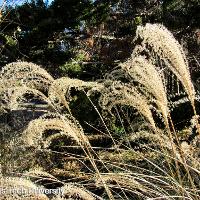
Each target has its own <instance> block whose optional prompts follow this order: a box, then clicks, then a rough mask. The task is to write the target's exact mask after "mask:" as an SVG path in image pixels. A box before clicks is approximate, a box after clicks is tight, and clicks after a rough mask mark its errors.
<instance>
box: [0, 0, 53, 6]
mask: <svg viewBox="0 0 200 200" xmlns="http://www.w3.org/2000/svg"><path fill="white" fill-rule="evenodd" d="M25 1H26V0H6V2H7V3H9V4H11V5H13V4H21V3H23V2H25ZM44 1H45V0H44ZM52 1H53V0H48V3H49V4H50V3H51V2H52ZM3 2H4V0H0V7H1V6H2V4H3Z"/></svg>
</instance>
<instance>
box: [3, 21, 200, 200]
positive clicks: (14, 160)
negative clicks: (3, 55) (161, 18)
mask: <svg viewBox="0 0 200 200" xmlns="http://www.w3.org/2000/svg"><path fill="white" fill-rule="evenodd" d="M134 41H135V43H136V45H135V46H134V49H133V52H132V54H131V57H130V58H129V59H127V60H126V61H125V62H123V63H120V64H119V66H118V67H117V68H115V69H113V70H112V71H111V72H110V73H109V74H105V78H104V79H101V80H97V81H83V80H79V79H72V78H69V77H62V78H57V79H56V78H55V77H53V76H51V75H50V74H49V73H48V72H47V71H46V70H44V69H43V68H42V67H40V66H38V65H36V64H33V63H30V62H14V63H10V64H7V65H5V66H4V67H3V68H2V71H1V73H0V78H1V79H0V85H1V88H0V117H1V119H2V120H1V123H0V126H1V127H0V137H1V140H0V141H1V147H0V148H1V156H2V159H1V176H2V177H1V181H0V186H1V187H3V188H4V189H5V190H7V191H10V190H9V188H12V187H14V186H15V187H16V188H18V189H20V188H24V189H25V190H30V189H31V188H43V189H45V188H46V189H59V188H60V190H62V193H59V194H44V193H39V194H34V193H30V194H18V193H12V194H11V193H9V192H8V193H6V194H4V196H2V197H0V199H11V200H12V199H22V200H23V199H27V198H32V199H45V200H46V199H53V200H60V199H77V200H78V199H79V200H80V199H82V200H90V199H91V200H95V199H97V200H98V199H112V200H114V199H133V200H134V199H136V200H137V199H138V200H140V199H149V200H150V199H152V200H153V199H191V200H193V199H194V200H198V199H199V198H200V194H199V189H200V188H199V180H200V174H199V173H200V171H199V170H200V165H199V161H200V160H199V153H200V152H199V142H200V141H199V133H200V125H199V116H198V101H199V95H198V91H195V88H194V86H193V83H192V80H191V75H190V72H189V64H188V61H187V58H186V55H185V53H184V51H183V48H182V46H181V45H180V44H179V43H178V42H177V40H176V39H175V38H174V36H173V35H172V34H171V33H170V32H169V31H168V30H167V29H166V28H165V27H164V26H163V25H160V24H148V23H147V24H146V25H145V26H138V27H137V30H136V37H135V39H134ZM180 105H182V106H183V109H185V108H188V111H187V110H185V119H187V121H186V122H180V123H184V127H183V128H181V129H180V128H179V129H178V128H177V125H176V124H175V123H174V121H173V116H174V110H176V109H179V108H180ZM20 180H21V181H20Z"/></svg>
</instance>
